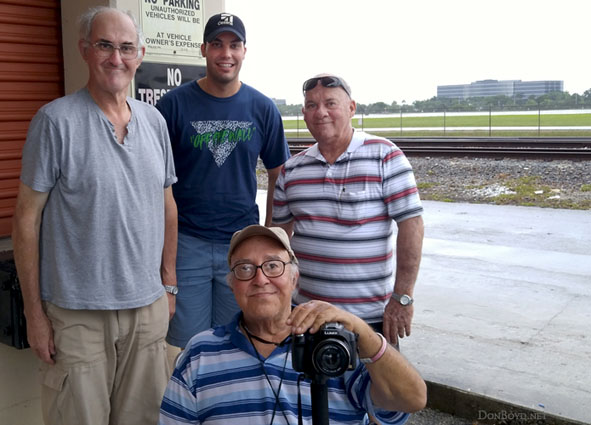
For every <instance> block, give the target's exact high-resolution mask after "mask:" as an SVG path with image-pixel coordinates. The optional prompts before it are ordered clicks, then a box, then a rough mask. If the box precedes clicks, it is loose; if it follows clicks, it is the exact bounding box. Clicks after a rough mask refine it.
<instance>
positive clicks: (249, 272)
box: [232, 260, 291, 280]
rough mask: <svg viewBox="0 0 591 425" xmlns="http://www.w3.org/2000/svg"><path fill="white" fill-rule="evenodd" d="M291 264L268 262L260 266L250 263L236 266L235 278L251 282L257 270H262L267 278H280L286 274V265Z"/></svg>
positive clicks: (278, 261)
mask: <svg viewBox="0 0 591 425" xmlns="http://www.w3.org/2000/svg"><path fill="white" fill-rule="evenodd" d="M286 264H291V261H281V260H268V261H265V262H263V263H261V264H260V265H259V266H256V265H254V264H250V263H241V264H236V265H235V266H234V267H233V268H232V273H234V277H235V278H236V279H238V280H250V279H252V278H253V277H255V275H256V274H257V269H261V271H262V272H263V274H264V275H265V276H267V277H279V276H281V275H282V274H283V273H284V272H285V265H286Z"/></svg>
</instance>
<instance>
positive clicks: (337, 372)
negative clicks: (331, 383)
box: [312, 339, 351, 377]
mask: <svg viewBox="0 0 591 425" xmlns="http://www.w3.org/2000/svg"><path fill="white" fill-rule="evenodd" d="M350 360H351V356H350V355H349V350H348V348H347V347H346V346H345V344H343V343H342V342H341V341H339V340H337V339H327V340H324V341H322V342H320V343H319V344H318V345H317V346H316V349H315V350H314V353H313V354H312V363H313V365H314V368H315V369H316V371H317V372H318V373H321V374H323V375H326V376H331V377H335V376H341V375H342V374H343V373H345V372H346V371H347V369H348V368H349V362H350Z"/></svg>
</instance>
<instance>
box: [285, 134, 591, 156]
mask: <svg viewBox="0 0 591 425" xmlns="http://www.w3.org/2000/svg"><path fill="white" fill-rule="evenodd" d="M389 140H391V141H392V142H394V143H396V145H397V146H398V147H400V149H402V151H403V152H404V153H405V154H406V155H408V156H447V157H453V156H457V157H466V156H469V157H476V158H482V157H492V158H495V157H496V158H499V157H505V158H506V157H513V158H536V159H571V160H589V159H591V138H580V137H555V138H546V137H544V138H535V137H515V138H512V137H498V138H497V137H474V138H471V137H462V138H453V137H390V138H389ZM287 142H288V144H289V149H290V151H291V153H292V155H293V154H296V153H298V152H301V151H303V150H304V149H306V148H308V147H309V146H311V145H313V144H314V140H313V139H312V138H300V139H289V138H288V139H287Z"/></svg>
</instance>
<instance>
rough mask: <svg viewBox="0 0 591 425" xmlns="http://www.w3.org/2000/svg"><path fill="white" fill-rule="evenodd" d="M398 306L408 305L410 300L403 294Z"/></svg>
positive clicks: (410, 302)
mask: <svg viewBox="0 0 591 425" xmlns="http://www.w3.org/2000/svg"><path fill="white" fill-rule="evenodd" d="M400 304H402V305H410V304H412V298H411V297H409V296H408V295H406V294H405V295H403V296H401V297H400Z"/></svg>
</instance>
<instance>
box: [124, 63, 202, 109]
mask: <svg viewBox="0 0 591 425" xmlns="http://www.w3.org/2000/svg"><path fill="white" fill-rule="evenodd" d="M202 77H205V67H204V66H196V65H176V64H166V63H151V62H142V65H141V66H140V67H139V68H138V70H137V71H136V73H135V98H136V99H138V100H141V101H142V102H146V103H149V104H150V105H156V103H158V100H160V98H161V97H162V96H164V95H165V94H166V92H168V91H169V90H172V89H173V88H175V87H178V86H180V85H181V84H184V83H187V82H189V81H191V80H198V79H199V78H202Z"/></svg>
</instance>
